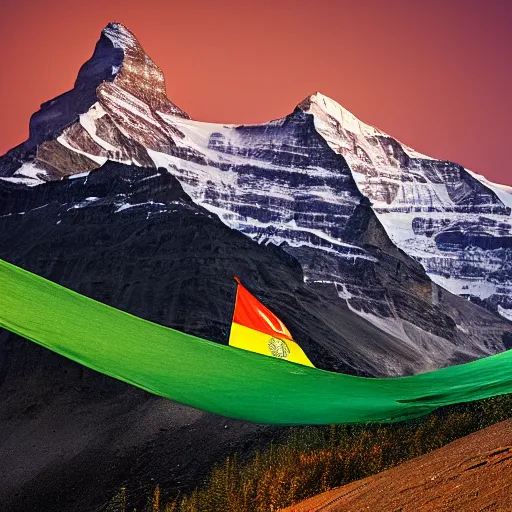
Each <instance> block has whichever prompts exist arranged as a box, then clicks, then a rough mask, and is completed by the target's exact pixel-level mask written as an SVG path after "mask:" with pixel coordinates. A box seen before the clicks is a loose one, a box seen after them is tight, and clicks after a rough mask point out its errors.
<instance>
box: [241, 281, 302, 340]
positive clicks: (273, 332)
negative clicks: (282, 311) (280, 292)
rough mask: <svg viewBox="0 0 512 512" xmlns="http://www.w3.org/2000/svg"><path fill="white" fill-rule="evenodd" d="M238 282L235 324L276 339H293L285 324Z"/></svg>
mask: <svg viewBox="0 0 512 512" xmlns="http://www.w3.org/2000/svg"><path fill="white" fill-rule="evenodd" d="M237 282H238V291H237V294H236V304H235V314H234V316H233V322H235V323H237V324H239V325H243V326H245V327H249V328H250V329H255V330H256V331H259V332H264V333H265V334H269V335H270V336H275V337H276V338H283V339H287V340H291V339H293V338H292V336H291V334H290V331H288V329H287V328H286V326H285V325H284V324H283V322H281V320H280V319H279V318H278V317H277V316H276V315H274V313H272V311H270V309H268V308H266V307H265V306H264V305H263V304H262V303H261V302H260V301H259V300H258V299H256V297H254V296H253V295H251V293H249V291H247V290H246V289H245V288H244V287H243V286H242V285H241V284H240V281H239V280H238V279H237Z"/></svg>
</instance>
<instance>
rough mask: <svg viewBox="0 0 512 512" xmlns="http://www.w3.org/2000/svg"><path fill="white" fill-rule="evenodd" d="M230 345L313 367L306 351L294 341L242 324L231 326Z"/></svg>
mask: <svg viewBox="0 0 512 512" xmlns="http://www.w3.org/2000/svg"><path fill="white" fill-rule="evenodd" d="M229 344H230V345H231V346H232V347H237V348H241V349H244V350H250V351H251V352H257V353H258V354H263V355H265V356H271V357H279V358H280V359H286V360H287V361H291V362H293V363H299V364H303V365H305V366H313V364H312V363H311V361H310V360H309V359H308V357H307V356H306V354H305V353H304V351H303V350H302V349H301V348H300V347H299V345H297V343H295V342H294V341H291V340H283V339H281V338H277V337H275V336H270V335H269V334H265V333H263V332H260V331H256V330H255V329H251V328H250V327H245V326H243V325H240V324H236V323H233V324H232V325H231V334H230V336H229Z"/></svg>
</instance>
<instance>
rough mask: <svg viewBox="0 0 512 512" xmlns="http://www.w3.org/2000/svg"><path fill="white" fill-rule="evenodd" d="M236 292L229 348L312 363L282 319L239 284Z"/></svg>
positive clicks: (309, 364)
mask: <svg viewBox="0 0 512 512" xmlns="http://www.w3.org/2000/svg"><path fill="white" fill-rule="evenodd" d="M235 280H236V282H237V283H238V290H237V294H236V303H235V313H234V315H233V323H232V325H231V334H230V336H229V344H230V345H231V346H232V347H237V348H241V349H244V350H250V351H252V352H258V353H260V354H264V355H266V356H271V357H279V358H280V359H286V360H287V361H292V362H294V363H299V364H304V365H306V366H313V364H312V363H311V361H310V360H309V359H308V357H307V356H306V354H305V353H304V351H303V350H302V349H301V348H300V346H299V345H298V344H297V343H295V341H293V338H292V335H291V334H290V331H289V330H288V329H287V327H286V326H285V325H284V324H283V322H282V321H281V320H280V319H279V318H278V317H277V316H276V315H275V314H274V313H272V311H270V309H268V308H267V307H265V306H264V305H263V304H262V303H261V302H260V301H259V300H258V299H256V297H254V296H253V295H251V293H249V291H248V290H247V289H246V288H245V287H244V286H242V284H241V283H240V280H239V279H238V278H236V277H235Z"/></svg>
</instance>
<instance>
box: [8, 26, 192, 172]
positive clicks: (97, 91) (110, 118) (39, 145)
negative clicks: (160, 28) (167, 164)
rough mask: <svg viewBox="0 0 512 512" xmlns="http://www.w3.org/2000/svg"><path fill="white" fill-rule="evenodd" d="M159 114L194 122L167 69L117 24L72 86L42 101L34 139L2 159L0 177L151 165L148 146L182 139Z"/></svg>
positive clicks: (35, 119)
mask: <svg viewBox="0 0 512 512" xmlns="http://www.w3.org/2000/svg"><path fill="white" fill-rule="evenodd" d="M157 111H158V112H162V113H166V114H170V115H173V116H180V117H184V118H188V115H187V114H186V113H185V112H183V111H182V110H181V109H180V108H178V107H177V106H176V105H174V104H173V103H172V102H171V101H170V100H169V99H168V98H167V95H166V88H165V79H164V75H163V73H162V71H161V70H160V68H159V67H158V66H157V65H156V64H155V63H154V62H153V61H152V60H151V59H150V58H149V56H148V55H147V54H146V53H145V52H144V50H143V48H142V46H141V45H140V44H139V42H138V41H137V39H136V38H135V37H134V36H133V34H132V33H131V32H130V31H129V30H128V29H126V28H125V27H124V26H123V25H121V24H120V23H110V24H109V25H107V27H105V29H104V30H103V32H102V33H101V37H100V39H99V41H98V43H97V44H96V48H95V50H94V53H93V55H92V57H91V59H90V60H89V61H87V62H86V63H85V64H84V65H83V66H82V68H81V69H80V71H79V73H78V77H77V79H76V82H75V85H74V87H73V89H72V90H71V91H69V92H66V93H64V94H62V95H60V96H58V97H57V98H54V99H53V100H50V101H48V102H46V103H43V104H42V105H41V109H40V110H39V111H38V112H36V113H35V114H34V115H33V116H32V118H31V120H30V136H29V139H28V140H27V141H26V142H25V143H23V144H21V145H20V146H18V147H16V148H14V149H13V150H11V151H10V152H9V153H7V154H6V155H5V156H4V157H3V158H2V159H1V161H0V176H14V178H15V179H16V180H18V181H28V182H30V181H31V180H34V179H42V180H49V179H56V178H60V177H62V176H66V175H68V174H72V173H76V172H78V171H80V172H83V171H86V170H91V169H94V168H97V167H98V166H99V165H101V164H103V163H104V162H105V161H106V160H107V159H114V160H120V161H123V162H127V163H130V162H134V163H135V164H137V165H141V166H152V165H153V163H152V160H151V159H150V158H149V157H148V154H147V148H150V149H154V150H164V151H165V150H166V149H167V148H168V147H169V146H172V145H173V142H172V139H173V136H179V134H177V133H176V132H175V131H173V130H172V128H170V127H168V128H165V127H162V126H161V125H160V123H159V121H158V115H157V114H156V112H157ZM96 132H98V133H96ZM77 153H78V155H79V157H78V158H77V156H76V154H77ZM77 159H79V160H80V162H79V165H78V166H77V165H75V164H76V163H77V162H76V161H77Z"/></svg>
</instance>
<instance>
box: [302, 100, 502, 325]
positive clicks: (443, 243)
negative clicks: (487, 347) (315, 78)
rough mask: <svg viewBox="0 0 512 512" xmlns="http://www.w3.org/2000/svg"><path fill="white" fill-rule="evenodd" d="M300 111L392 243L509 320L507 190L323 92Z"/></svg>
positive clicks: (438, 279) (454, 287) (431, 273)
mask: <svg viewBox="0 0 512 512" xmlns="http://www.w3.org/2000/svg"><path fill="white" fill-rule="evenodd" d="M300 108H301V109H303V110H304V111H305V112H308V113H310V114H312V115H313V116H314V118H315V128H316V129H317V130H318V132H319V133H320V134H321V135H322V137H323V138H324V139H325V140H326V141H327V142H328V144H329V146H330V147H331V148H332V149H333V150H334V151H335V152H336V153H338V154H340V155H343V157H344V158H345V160H346V162H347V163H348V165H349V167H350V169H351V173H352V176H353V178H354V180H355V182H356V183H357V187H358V189H359V191H360V192H361V193H362V194H363V195H364V196H365V197H367V198H368V199H369V200H370V201H371V204H372V209H373V211H374V212H375V214H376V215H377V218H378V219H379V221H380V222H381V223H382V225H383V226H384V228H385V230H386V232H387V233H388V235H389V237H390V238H391V240H392V241H393V243H394V244H395V245H396V246H397V247H399V248H400V249H402V250H403V251H405V252H406V253H407V254H408V255H410V256H411V257H413V258H414V259H416V260H417V261H419V262H420V263H421V264H422V266H423V267H424V268H425V270H426V271H427V273H428V274H429V276H430V277H431V278H432V280H433V281H434V282H436V283H437V284H439V285H441V286H443V287H444V288H446V289H447V290H450V291H451V292H452V293H455V294H457V295H461V296H463V297H467V298H470V299H472V300H474V301H475V302H478V303H482V304H483V305H485V306H486V307H487V308H489V309H490V310H491V311H495V312H499V313H501V314H503V316H505V317H506V318H510V317H512V310H511V311H510V312H509V311H507V309H508V308H512V293H511V292H512V268H511V266H510V260H511V256H512V252H511V244H512V232H511V225H512V219H511V208H512V189H511V188H510V187H505V186H502V185H496V184H494V183H490V182H489V181H487V180H486V179H485V178H484V177H483V176H479V175H476V174H474V173H472V172H470V171H468V170H467V169H464V168H463V167H461V166H460V165H458V164H455V163H453V162H447V161H441V160H435V159H433V158H430V157H427V156H425V155H422V154H420V153H417V152H415V151H414V150H412V149H411V148H409V147H407V146H405V145H404V144H401V143H400V142H398V141H397V140H395V139H393V138H392V137H390V136H389V135H387V134H385V133H384V132H381V131H380V130H377V129H375V128H373V127H371V126H368V125H366V124H364V123H363V122H361V121H359V120H358V119H357V118H356V117H355V116H354V115H353V114H351V113H350V112H348V111H347V110H346V109H344V108H343V107H342V106H341V105H339V104H338V103H336V102H335V101H333V100H331V99H329V98H327V97H325V96H323V95H322V94H320V93H317V94H314V95H313V96H310V97H309V98H307V99H306V100H304V101H303V102H302V103H301V104H300Z"/></svg>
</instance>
